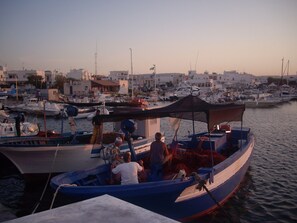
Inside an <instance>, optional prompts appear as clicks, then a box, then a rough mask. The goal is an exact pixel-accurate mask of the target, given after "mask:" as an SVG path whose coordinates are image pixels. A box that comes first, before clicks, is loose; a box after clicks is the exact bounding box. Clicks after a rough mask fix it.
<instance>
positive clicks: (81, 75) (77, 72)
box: [66, 69, 92, 80]
mask: <svg viewBox="0 0 297 223" xmlns="http://www.w3.org/2000/svg"><path fill="white" fill-rule="evenodd" d="M66 77H67V78H73V79H76V80H91V79H92V73H90V72H88V71H86V70H84V69H72V70H70V71H69V72H68V73H67V74H66Z"/></svg>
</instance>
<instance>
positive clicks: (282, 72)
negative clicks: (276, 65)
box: [279, 58, 284, 85]
mask: <svg viewBox="0 0 297 223" xmlns="http://www.w3.org/2000/svg"><path fill="white" fill-rule="evenodd" d="M283 75H284V58H282V70H281V80H280V83H279V85H282V84H283Z"/></svg>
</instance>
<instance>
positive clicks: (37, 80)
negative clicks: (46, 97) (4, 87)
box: [27, 74, 44, 88]
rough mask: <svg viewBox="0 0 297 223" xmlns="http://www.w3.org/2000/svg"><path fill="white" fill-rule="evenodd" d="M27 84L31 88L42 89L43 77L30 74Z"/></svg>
mask: <svg viewBox="0 0 297 223" xmlns="http://www.w3.org/2000/svg"><path fill="white" fill-rule="evenodd" d="M27 79H28V83H29V84H31V85H32V86H35V88H43V86H44V82H43V77H42V76H39V75H37V74H31V75H29V76H28V77H27Z"/></svg>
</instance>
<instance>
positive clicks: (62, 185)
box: [49, 184, 77, 210]
mask: <svg viewBox="0 0 297 223" xmlns="http://www.w3.org/2000/svg"><path fill="white" fill-rule="evenodd" d="M64 186H69V187H73V186H75V187H76V186H77V185H76V184H60V185H59V186H58V187H57V189H56V191H55V193H54V196H53V199H52V202H51V205H50V208H49V210H51V209H52V208H53V205H54V202H55V200H56V197H57V194H58V192H59V190H60V189H61V187H64Z"/></svg>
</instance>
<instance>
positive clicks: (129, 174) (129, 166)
mask: <svg viewBox="0 0 297 223" xmlns="http://www.w3.org/2000/svg"><path fill="white" fill-rule="evenodd" d="M124 162H125V163H122V164H119V165H117V166H116V167H115V168H114V169H112V173H114V174H118V173H120V174H121V185H127V184H138V183H139V182H138V172H141V171H142V170H143V167H142V166H140V165H139V164H138V163H137V162H131V153H130V152H126V153H125V154H124Z"/></svg>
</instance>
